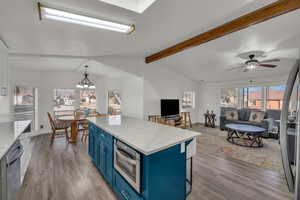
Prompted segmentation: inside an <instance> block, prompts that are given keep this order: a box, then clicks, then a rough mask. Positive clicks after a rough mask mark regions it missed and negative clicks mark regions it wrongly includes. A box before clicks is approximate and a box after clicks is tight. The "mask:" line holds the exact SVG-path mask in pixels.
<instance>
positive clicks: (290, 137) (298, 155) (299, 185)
mask: <svg viewBox="0 0 300 200" xmlns="http://www.w3.org/2000/svg"><path fill="white" fill-rule="evenodd" d="M299 78H300V73H299V60H297V61H296V62H295V64H294V66H293V68H292V70H291V72H290V74H289V77H288V80H287V83H286V90H285V94H284V98H283V103H282V112H281V119H280V148H281V157H282V163H283V168H284V173H285V177H286V181H287V185H288V188H289V191H290V192H292V193H294V199H295V200H300V177H299V176H300V174H299V173H300V163H299V161H300V136H299V130H300V129H299V120H300V112H299V110H300V108H299V101H300V99H299V98H300V97H299V96H300V95H299V92H300V90H299V88H300V83H299V80H300V79H299ZM292 104H293V105H292Z"/></svg>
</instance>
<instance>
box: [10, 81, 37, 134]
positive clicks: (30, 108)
mask: <svg viewBox="0 0 300 200" xmlns="http://www.w3.org/2000/svg"><path fill="white" fill-rule="evenodd" d="M35 97H36V88H33V87H27V86H25V87H24V86H16V87H15V89H14V112H15V120H16V121H19V120H20V121H22V120H31V124H30V126H31V127H30V130H29V131H31V130H33V129H34V128H35V125H36V123H35V122H36V120H37V119H36V117H37V115H36V113H35V111H36V104H35Z"/></svg>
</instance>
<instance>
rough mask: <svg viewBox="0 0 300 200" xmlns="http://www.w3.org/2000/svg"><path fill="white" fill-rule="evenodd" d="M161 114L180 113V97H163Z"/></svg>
mask: <svg viewBox="0 0 300 200" xmlns="http://www.w3.org/2000/svg"><path fill="white" fill-rule="evenodd" d="M160 111H161V116H163V117H165V116H172V115H179V99H161V100H160Z"/></svg>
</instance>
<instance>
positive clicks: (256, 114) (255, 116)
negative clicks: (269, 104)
mask: <svg viewBox="0 0 300 200" xmlns="http://www.w3.org/2000/svg"><path fill="white" fill-rule="evenodd" d="M264 118H265V113H264V112H262V111H251V114H250V117H249V121H250V122H257V123H261V122H262V120H263V119H264Z"/></svg>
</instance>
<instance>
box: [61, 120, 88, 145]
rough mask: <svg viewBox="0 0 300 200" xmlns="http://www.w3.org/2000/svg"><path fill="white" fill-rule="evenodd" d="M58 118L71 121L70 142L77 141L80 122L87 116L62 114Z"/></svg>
mask: <svg viewBox="0 0 300 200" xmlns="http://www.w3.org/2000/svg"><path fill="white" fill-rule="evenodd" d="M58 120H61V121H66V122H70V123H71V137H70V138H69V142H70V143H76V142H77V135H78V123H80V122H84V121H86V120H87V119H86V117H85V116H62V117H59V118H58Z"/></svg>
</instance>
